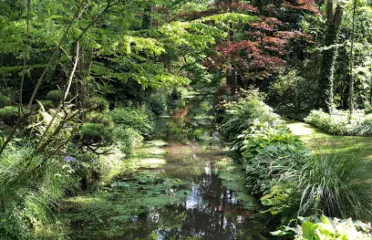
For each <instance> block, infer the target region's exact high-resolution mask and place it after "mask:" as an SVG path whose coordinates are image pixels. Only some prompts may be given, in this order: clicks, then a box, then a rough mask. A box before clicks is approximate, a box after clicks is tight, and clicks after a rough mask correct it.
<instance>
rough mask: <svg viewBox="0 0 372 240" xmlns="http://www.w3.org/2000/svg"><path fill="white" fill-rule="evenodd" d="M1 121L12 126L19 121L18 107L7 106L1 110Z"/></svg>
mask: <svg viewBox="0 0 372 240" xmlns="http://www.w3.org/2000/svg"><path fill="white" fill-rule="evenodd" d="M0 120H2V121H3V122H4V123H5V124H7V125H9V126H12V125H14V124H15V123H16V122H17V121H18V107H14V106H6V107H4V108H1V109H0Z"/></svg>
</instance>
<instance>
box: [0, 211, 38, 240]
mask: <svg viewBox="0 0 372 240" xmlns="http://www.w3.org/2000/svg"><path fill="white" fill-rule="evenodd" d="M0 239H1V240H13V239H14V240H23V239H34V238H33V237H32V234H31V232H30V229H29V226H28V224H27V221H26V220H25V218H24V216H23V212H22V211H20V210H19V209H13V210H7V211H5V212H4V213H2V214H1V216H0Z"/></svg>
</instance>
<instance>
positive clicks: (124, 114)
mask: <svg viewBox="0 0 372 240" xmlns="http://www.w3.org/2000/svg"><path fill="white" fill-rule="evenodd" d="M111 116H112V119H113V121H114V122H115V123H116V124H120V125H122V126H124V127H126V128H133V129H135V130H137V131H138V132H140V133H141V135H143V136H148V135H150V134H151V133H152V132H153V130H154V126H155V123H154V121H153V120H152V119H151V117H150V115H149V114H148V113H146V112H145V111H143V110H140V109H135V108H129V107H125V108H115V109H114V110H112V111H111Z"/></svg>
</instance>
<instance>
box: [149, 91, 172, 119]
mask: <svg viewBox="0 0 372 240" xmlns="http://www.w3.org/2000/svg"><path fill="white" fill-rule="evenodd" d="M167 103H168V93H167V92H166V91H156V92H154V93H152V94H151V95H150V97H149V99H148V100H147V104H148V105H149V109H150V110H151V112H153V113H154V114H155V116H160V115H161V114H163V113H164V112H165V111H166V110H167V107H168V106H167Z"/></svg>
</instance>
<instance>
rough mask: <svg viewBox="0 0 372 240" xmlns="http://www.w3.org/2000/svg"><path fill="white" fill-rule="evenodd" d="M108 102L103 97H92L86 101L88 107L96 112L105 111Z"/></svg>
mask: <svg viewBox="0 0 372 240" xmlns="http://www.w3.org/2000/svg"><path fill="white" fill-rule="evenodd" d="M108 107H109V104H108V102H107V100H106V99H105V98H103V97H92V98H91V99H89V101H88V108H90V109H91V110H92V111H96V112H101V113H103V112H107V111H108Z"/></svg>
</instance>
